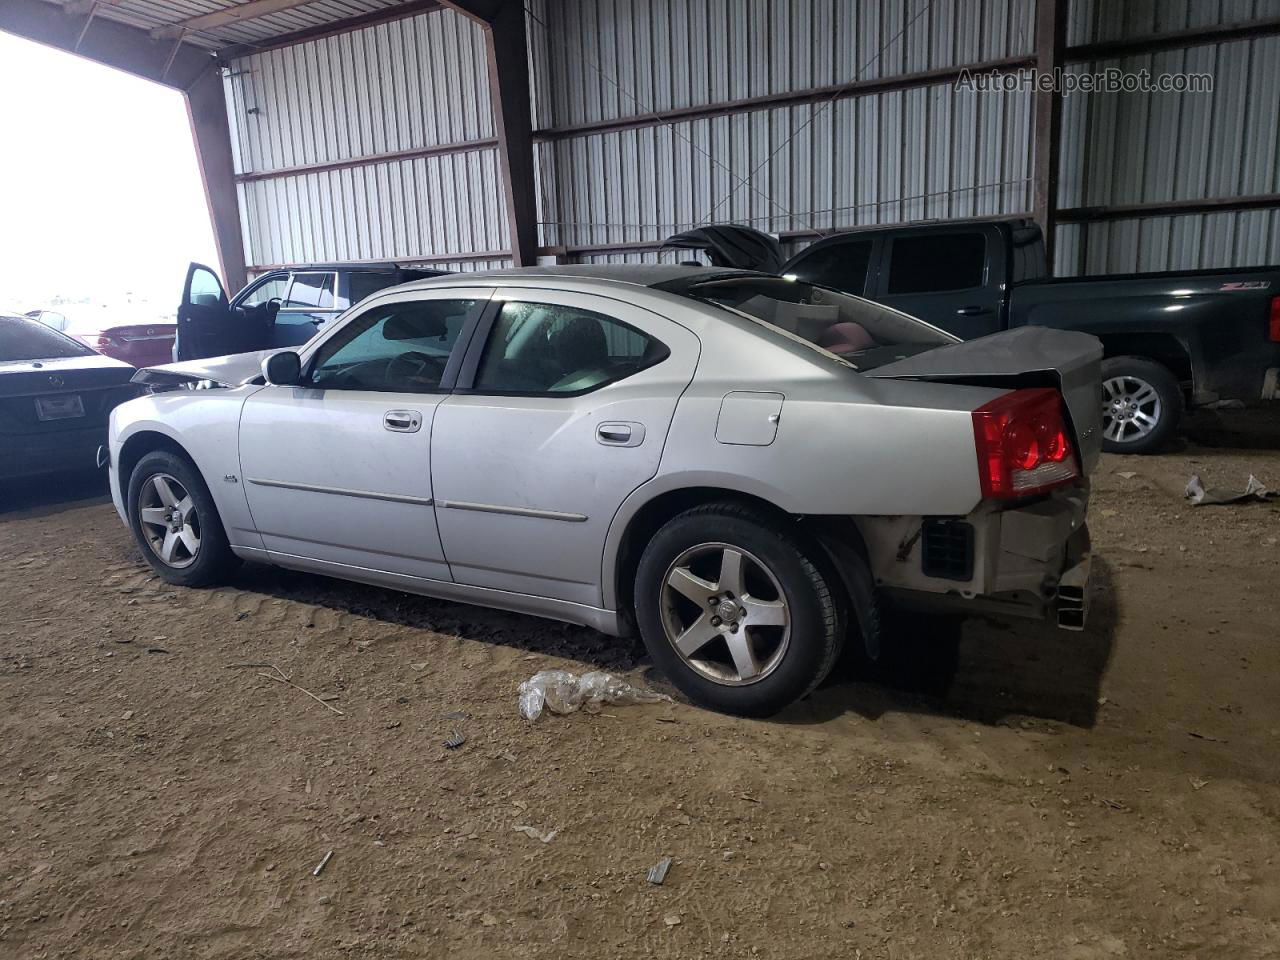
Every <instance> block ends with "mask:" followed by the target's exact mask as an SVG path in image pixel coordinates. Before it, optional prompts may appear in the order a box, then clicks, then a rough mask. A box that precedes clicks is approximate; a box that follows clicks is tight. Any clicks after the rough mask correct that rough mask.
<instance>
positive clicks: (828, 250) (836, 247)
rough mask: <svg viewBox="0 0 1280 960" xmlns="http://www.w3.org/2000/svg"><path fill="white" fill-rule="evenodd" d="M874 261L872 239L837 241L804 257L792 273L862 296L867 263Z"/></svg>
mask: <svg viewBox="0 0 1280 960" xmlns="http://www.w3.org/2000/svg"><path fill="white" fill-rule="evenodd" d="M870 261H871V241H870V240H859V241H858V242H856V243H834V244H831V245H830V246H826V247H821V248H819V249H817V250H815V251H813V253H811V254H809V255H808V256H807V257H804V258H802V259H801V260H800V261H799V262H798V263H797V264H795V266H793V267H792V268H791V269H790V270H789V271H788V273H792V274H795V276H797V277H799V278H800V279H801V280H804V281H806V282H807V283H816V284H818V285H819V286H823V287H830V288H831V289H833V290H839V291H841V292H842V293H852V294H853V295H854V296H861V295H862V291H863V290H864V289H866V286H867V264H868V263H870Z"/></svg>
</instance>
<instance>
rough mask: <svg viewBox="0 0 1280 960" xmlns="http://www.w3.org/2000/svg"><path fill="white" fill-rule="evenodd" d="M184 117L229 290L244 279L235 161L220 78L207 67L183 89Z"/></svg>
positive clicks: (224, 279)
mask: <svg viewBox="0 0 1280 960" xmlns="http://www.w3.org/2000/svg"><path fill="white" fill-rule="evenodd" d="M185 94H186V100H187V118H188V119H189V120H190V121H191V138H192V139H193V140H194V141H195V145H196V159H197V160H198V161H199V163H200V179H201V181H202V182H203V183H204V198H205V202H206V203H207V204H208V205H209V219H210V220H211V221H212V222H213V242H214V243H215V244H216V245H217V248H218V261H219V263H220V265H221V267H222V280H223V282H224V283H225V284H226V285H227V290H228V291H229V292H231V293H234V292H235V291H237V290H239V289H240V288H241V287H243V286H244V285H245V283H246V281H247V280H248V274H247V272H246V271H245V264H244V237H243V235H242V234H241V232H240V205H239V202H238V199H237V196H236V176H235V162H234V160H233V159H232V156H231V128H230V126H229V125H228V123H227V103H226V97H225V96H224V94H223V89H222V77H221V76H220V75H219V73H218V71H216V70H208V71H206V73H205V74H204V76H202V77H201V78H200V79H199V80H197V81H196V82H195V83H194V84H192V85H191V86H190V87H189V88H188V89H187V90H186V91H185Z"/></svg>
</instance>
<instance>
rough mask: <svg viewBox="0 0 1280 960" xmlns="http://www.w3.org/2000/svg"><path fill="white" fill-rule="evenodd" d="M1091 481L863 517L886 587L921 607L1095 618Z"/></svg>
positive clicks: (1073, 621) (1077, 621)
mask: <svg viewBox="0 0 1280 960" xmlns="http://www.w3.org/2000/svg"><path fill="white" fill-rule="evenodd" d="M1087 507H1088V488H1087V487H1086V486H1085V485H1083V484H1081V485H1078V486H1074V487H1069V488H1065V489H1063V490H1060V491H1055V492H1054V493H1053V494H1051V495H1049V496H1046V497H1043V498H1041V499H1039V500H1036V501H1033V502H1031V503H1028V504H1025V505H1022V506H1015V507H1001V506H997V505H993V504H984V505H982V506H980V507H979V508H978V509H977V510H975V511H974V512H973V513H970V514H969V515H967V516H964V517H859V518H857V519H856V521H855V522H856V523H857V526H858V529H859V531H860V533H861V534H862V538H863V540H864V542H865V543H866V546H867V551H868V559H869V561H870V566H871V571H872V575H873V577H874V579H875V583H876V586H877V588H878V589H879V590H881V591H882V592H884V593H885V594H886V595H887V596H889V597H890V598H891V599H893V600H894V601H896V602H898V603H900V604H902V605H906V606H912V607H925V608H931V609H939V610H950V611H954V612H967V613H994V614H998V615H1007V616H1018V617H1031V618H1035V619H1045V618H1049V617H1053V618H1055V619H1056V620H1057V623H1058V625H1059V626H1061V627H1063V628H1065V629H1073V630H1079V629H1082V628H1083V627H1084V622H1085V619H1086V617H1087V615H1088V582H1089V572H1090V543H1089V529H1088V526H1087V525H1086V523H1085V513H1086V510H1087Z"/></svg>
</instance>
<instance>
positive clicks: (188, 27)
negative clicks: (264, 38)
mask: <svg viewBox="0 0 1280 960" xmlns="http://www.w3.org/2000/svg"><path fill="white" fill-rule="evenodd" d="M313 2H314V0H247V2H245V3H238V4H236V5H235V6H234V7H225V8H224V9H222V10H215V11H213V12H212V13H203V14H201V15H200V16H197V17H188V18H187V19H186V20H175V21H174V22H172V23H166V24H165V25H164V26H161V27H156V28H155V29H154V30H152V31H151V32H152V34H154V35H155V36H158V37H163V36H167V37H172V36H177V35H179V34H181V33H183V32H195V31H201V30H212V29H214V28H216V27H225V26H227V25H228V24H236V23H245V22H247V21H249V20H256V19H258V18H259V17H267V16H270V15H271V14H273V13H283V12H285V11H287V10H292V9H294V8H295V7H304V6H306V5H307V4H308V3H313Z"/></svg>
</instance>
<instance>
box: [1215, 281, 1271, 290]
mask: <svg viewBox="0 0 1280 960" xmlns="http://www.w3.org/2000/svg"><path fill="white" fill-rule="evenodd" d="M1269 286H1271V281H1270V280H1234V281H1232V282H1231V283H1224V284H1223V285H1222V286H1221V287H1219V288H1218V289H1219V290H1265V289H1267V287H1269Z"/></svg>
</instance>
